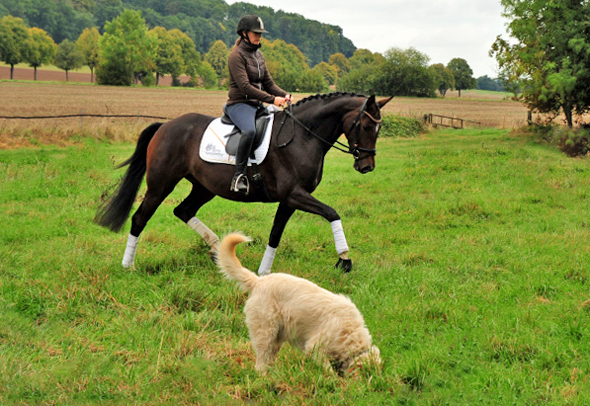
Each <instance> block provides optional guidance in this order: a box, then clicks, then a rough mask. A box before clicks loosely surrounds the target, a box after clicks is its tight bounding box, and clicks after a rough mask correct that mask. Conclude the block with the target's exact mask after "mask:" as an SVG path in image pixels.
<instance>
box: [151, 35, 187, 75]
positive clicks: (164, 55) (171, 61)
mask: <svg viewBox="0 0 590 406" xmlns="http://www.w3.org/2000/svg"><path fill="white" fill-rule="evenodd" d="M149 34H150V35H152V36H154V37H155V38H156V43H157V49H156V60H155V63H156V86H158V84H159V82H160V76H164V75H172V78H178V77H179V76H180V75H181V74H182V72H183V71H184V60H183V58H182V48H181V46H180V44H179V43H178V42H176V41H175V40H174V37H173V36H172V35H171V34H170V33H169V32H168V31H167V30H166V28H163V27H155V28H153V29H152V30H150V31H149ZM173 82H174V80H173Z"/></svg>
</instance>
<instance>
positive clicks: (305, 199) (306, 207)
mask: <svg viewBox="0 0 590 406" xmlns="http://www.w3.org/2000/svg"><path fill="white" fill-rule="evenodd" d="M288 203H289V206H290V207H293V208H294V209H296V210H302V211H305V212H308V213H312V214H318V215H320V216H322V217H323V218H325V219H326V220H328V221H329V222H330V225H331V226H332V233H333V234H334V243H335V245H336V252H337V253H338V256H339V260H338V262H337V263H336V265H335V267H336V268H341V269H342V270H343V271H344V272H350V271H351V270H352V260H351V259H349V258H348V251H349V248H348V244H347V243H346V236H345V235H344V228H343V227H342V220H340V216H339V215H338V213H337V212H336V210H334V209H333V208H331V207H330V206H328V205H327V204H324V203H322V202H320V201H319V200H317V199H316V198H315V197H313V196H312V195H310V194H309V193H307V192H306V191H305V190H303V189H300V190H299V191H294V192H293V193H292V194H291V196H290V197H289V199H288Z"/></svg>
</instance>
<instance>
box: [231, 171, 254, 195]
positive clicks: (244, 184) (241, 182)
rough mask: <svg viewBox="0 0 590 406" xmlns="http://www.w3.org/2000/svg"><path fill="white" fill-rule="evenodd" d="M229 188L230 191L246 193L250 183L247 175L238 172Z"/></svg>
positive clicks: (248, 190)
mask: <svg viewBox="0 0 590 406" xmlns="http://www.w3.org/2000/svg"><path fill="white" fill-rule="evenodd" d="M230 190H231V191H232V192H237V193H243V194H245V195H247V194H248V193H249V192H250V183H249V182H248V177H247V176H246V175H244V174H243V173H240V174H239V175H238V176H234V179H233V180H232V183H231V187H230Z"/></svg>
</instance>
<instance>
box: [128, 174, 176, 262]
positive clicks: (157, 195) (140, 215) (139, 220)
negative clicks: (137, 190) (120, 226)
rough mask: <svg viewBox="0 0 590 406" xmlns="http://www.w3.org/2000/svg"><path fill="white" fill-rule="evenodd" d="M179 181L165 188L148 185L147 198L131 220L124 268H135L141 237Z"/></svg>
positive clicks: (172, 182)
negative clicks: (138, 242) (138, 243)
mask: <svg viewBox="0 0 590 406" xmlns="http://www.w3.org/2000/svg"><path fill="white" fill-rule="evenodd" d="M179 181H180V179H179V180H176V181H171V182H169V183H168V184H167V185H166V186H164V187H163V186H161V185H159V184H154V185H151V187H150V184H148V190H147V192H146V194H145V198H144V199H143V202H141V205H140V206H139V208H138V209H137V211H136V212H135V214H134V215H133V217H132V218H131V231H130V233H129V237H128V238H127V247H126V248H125V254H124V255H123V267H124V268H133V267H134V266H135V253H136V250H137V241H138V239H139V235H140V234H141V232H142V231H143V229H144V228H145V225H146V224H147V222H148V221H149V220H150V218H152V216H153V215H154V213H155V212H156V209H157V208H158V206H160V204H161V203H162V202H163V201H164V199H165V198H166V197H167V196H168V195H169V194H170V193H172V191H173V190H174V187H175V186H176V185H177V184H178V182H179Z"/></svg>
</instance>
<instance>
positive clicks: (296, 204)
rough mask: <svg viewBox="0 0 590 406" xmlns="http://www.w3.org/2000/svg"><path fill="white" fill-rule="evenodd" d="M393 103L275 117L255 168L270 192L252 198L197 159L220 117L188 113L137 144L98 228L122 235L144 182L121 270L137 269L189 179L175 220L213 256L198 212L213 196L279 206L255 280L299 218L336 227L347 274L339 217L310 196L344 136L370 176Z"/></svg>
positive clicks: (324, 100)
mask: <svg viewBox="0 0 590 406" xmlns="http://www.w3.org/2000/svg"><path fill="white" fill-rule="evenodd" d="M389 100H391V98H389V99H384V100H381V101H377V100H376V99H375V96H371V97H368V98H367V97H366V96H359V95H354V94H349V93H331V94H325V95H315V96H311V97H308V98H306V99H303V100H300V101H299V102H298V103H297V104H295V105H293V106H291V107H290V108H287V109H285V110H283V111H281V112H278V113H276V116H275V119H274V123H273V128H272V138H271V142H270V147H269V150H268V154H267V156H266V158H265V159H264V161H263V162H262V163H260V165H259V166H258V171H259V173H260V174H262V175H263V177H264V179H265V182H264V184H265V186H266V190H265V191H264V193H262V192H260V191H259V190H253V189H252V188H251V189H250V193H249V194H248V195H242V194H238V193H234V192H231V191H230V190H229V185H230V181H231V179H232V177H233V174H234V168H233V165H227V164H219V163H217V164H214V163H209V162H206V161H203V160H202V159H201V158H200V157H199V146H200V143H201V138H202V137H203V133H204V131H205V130H206V128H207V126H208V125H209V124H210V123H211V121H212V120H214V119H215V117H211V116H206V115H201V114H195V113H191V114H186V115H183V116H181V117H178V118H176V119H174V120H171V121H169V122H167V123H165V124H161V123H155V124H152V125H150V126H149V127H147V128H146V129H145V130H143V132H142V133H141V135H140V136H139V140H138V142H137V147H136V149H135V152H134V153H133V155H132V156H131V157H130V158H129V159H128V160H126V161H125V162H123V163H122V164H121V165H120V166H119V167H123V166H126V165H129V167H128V169H127V172H126V173H125V176H124V177H123V180H122V181H121V183H120V184H119V186H118V188H117V190H116V191H115V192H114V193H113V194H112V195H111V196H110V197H109V198H108V199H107V200H106V201H105V202H104V203H103V204H102V205H101V206H100V208H99V210H98V212H97V215H96V218H95V221H96V222H97V223H98V224H100V225H102V226H104V227H107V228H109V229H110V230H112V231H115V232H116V231H119V230H120V229H121V228H122V226H123V225H124V223H125V221H126V220H127V218H128V217H129V213H130V212H131V209H132V207H133V202H134V200H135V197H136V196H137V193H138V191H139V187H140V185H141V182H142V180H143V176H144V174H145V176H146V183H147V191H146V194H145V198H144V199H143V201H142V203H141V205H140V206H139V208H138V209H137V211H136V212H135V214H134V215H133V217H132V223H131V231H130V234H129V237H128V240H127V248H126V250H125V254H124V257H123V266H124V267H133V266H134V260H135V252H136V248H137V241H138V237H139V235H140V234H141V232H142V231H143V229H144V227H145V226H146V223H147V222H148V221H149V219H150V218H151V217H152V215H153V214H154V212H155V211H156V209H157V208H158V206H159V205H160V204H161V203H162V202H163V201H164V199H165V198H166V197H167V196H168V195H169V194H170V193H171V192H172V190H174V188H175V187H176V185H177V184H178V183H179V182H180V181H181V180H182V179H187V180H188V181H189V182H191V183H192V190H191V192H190V194H189V195H188V196H187V197H186V199H185V200H184V201H183V202H182V203H180V204H179V205H178V206H177V207H176V208H175V209H174V214H175V215H176V216H177V217H178V218H179V219H181V220H182V221H183V222H185V223H186V224H187V225H188V226H189V227H191V228H192V229H193V230H195V231H196V232H197V233H198V234H199V235H201V237H203V238H204V239H205V241H206V242H207V243H208V244H209V246H210V247H211V248H212V251H213V252H215V251H216V250H217V247H218V244H219V238H218V237H217V235H216V234H215V233H214V232H213V231H211V230H210V229H209V228H208V227H207V226H206V225H205V224H203V223H202V222H201V221H200V220H198V219H197V218H196V217H195V216H196V213H197V211H198V210H199V208H200V207H201V206H203V205H204V204H205V203H207V202H208V201H210V200H211V199H213V197H215V196H221V197H223V198H226V199H230V200H235V201H243V202H279V207H278V209H277V212H276V214H275V218H274V223H273V226H272V230H271V232H270V237H269V241H268V246H267V248H266V251H265V253H264V257H263V260H262V263H261V264H260V268H259V270H258V272H259V273H260V274H266V273H269V272H270V270H271V267H272V263H273V260H274V256H275V252H276V248H277V247H278V245H279V242H280V240H281V236H282V234H283V230H284V229H285V226H286V224H287V222H288V221H289V218H291V216H292V214H293V213H294V212H295V210H303V211H306V212H309V213H313V214H318V215H320V216H322V217H324V218H325V219H326V220H328V221H329V222H330V223H331V225H332V231H333V234H334V241H335V245H336V251H337V253H338V255H339V257H340V259H339V261H338V263H337V264H336V266H337V267H340V268H343V269H344V271H346V272H348V271H350V270H351V269H352V261H351V260H350V259H349V258H348V245H347V243H346V238H345V236H344V231H343V228H342V222H341V220H340V216H339V215H338V213H337V212H336V210H334V209H333V208H331V207H330V206H327V205H326V204H324V203H322V202H320V201H318V200H317V199H315V198H314V197H313V196H312V195H311V193H312V192H313V191H314V190H315V189H316V187H317V186H318V185H319V183H320V181H321V180H322V172H323V166H324V157H325V155H326V153H327V152H328V151H329V150H330V148H332V147H335V145H334V144H335V143H338V144H340V142H339V141H338V138H339V137H340V135H341V134H343V133H344V134H345V135H346V138H347V139H348V145H349V146H347V147H346V148H347V149H341V150H342V151H344V152H347V153H350V154H352V155H353V156H354V169H356V170H357V171H359V172H361V173H367V172H370V171H372V170H373V169H374V168H375V152H376V150H375V143H376V141H377V136H378V134H379V129H380V127H381V125H380V123H381V112H380V109H381V108H382V107H383V106H384V105H385V104H386V103H387V102H388V101H389ZM277 135H278V137H277ZM340 145H344V144H340ZM338 149H340V148H338ZM248 171H249V172H248V177H249V178H250V179H252V175H253V172H252V171H253V169H252V168H251V167H249V168H248Z"/></svg>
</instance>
